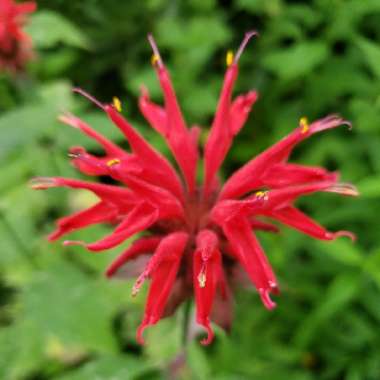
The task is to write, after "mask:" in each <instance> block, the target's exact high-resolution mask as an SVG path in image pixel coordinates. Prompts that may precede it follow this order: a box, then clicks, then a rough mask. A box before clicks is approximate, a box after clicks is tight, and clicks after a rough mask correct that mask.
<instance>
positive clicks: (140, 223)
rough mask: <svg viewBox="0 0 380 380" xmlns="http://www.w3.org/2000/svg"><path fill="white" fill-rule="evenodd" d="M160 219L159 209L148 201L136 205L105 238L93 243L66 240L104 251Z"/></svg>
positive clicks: (89, 248) (91, 249) (93, 249)
mask: <svg viewBox="0 0 380 380" xmlns="http://www.w3.org/2000/svg"><path fill="white" fill-rule="evenodd" d="M157 219H158V212H157V210H156V209H155V208H154V207H152V206H151V205H149V204H147V203H142V204H139V205H138V206H136V207H135V208H134V209H133V210H132V211H131V212H130V213H129V214H128V215H127V216H126V217H125V219H124V220H123V221H122V222H121V223H120V224H119V225H118V226H117V227H116V229H115V230H114V232H113V233H112V234H110V235H108V236H106V237H105V238H103V239H101V240H99V241H97V242H95V243H91V244H83V243H81V242H66V245H67V244H68V243H69V244H80V245H84V246H85V247H86V248H87V249H88V250H90V251H95V252H97V251H103V250H106V249H110V248H113V247H115V246H117V245H119V244H120V243H122V242H123V241H125V240H126V239H128V238H129V237H131V236H132V235H134V234H136V233H137V232H140V231H143V230H145V229H147V228H149V227H150V226H151V225H152V224H154V223H155V222H156V221H157Z"/></svg>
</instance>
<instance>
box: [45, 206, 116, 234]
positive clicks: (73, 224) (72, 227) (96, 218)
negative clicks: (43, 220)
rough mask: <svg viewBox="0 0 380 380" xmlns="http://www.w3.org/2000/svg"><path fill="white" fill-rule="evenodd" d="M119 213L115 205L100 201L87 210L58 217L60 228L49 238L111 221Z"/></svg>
mask: <svg viewBox="0 0 380 380" xmlns="http://www.w3.org/2000/svg"><path fill="white" fill-rule="evenodd" d="M117 214H118V212H117V209H116V208H115V206H113V205H112V204H109V203H106V202H99V203H97V204H96V205H94V206H92V207H90V208H88V209H86V210H83V211H79V212H77V213H75V214H73V215H70V216H66V217H64V218H61V219H58V221H57V222H56V224H57V227H58V228H57V230H56V231H54V232H53V233H51V234H50V235H49V236H48V239H49V240H50V241H53V240H57V239H59V238H60V237H61V236H62V235H65V234H68V233H70V232H73V231H76V230H78V229H80V228H85V227H87V226H90V225H92V224H97V223H103V222H111V221H113V220H115V218H116V217H117Z"/></svg>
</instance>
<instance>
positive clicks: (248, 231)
mask: <svg viewBox="0 0 380 380" xmlns="http://www.w3.org/2000/svg"><path fill="white" fill-rule="evenodd" d="M254 34H255V33H254V32H250V33H247V35H246V36H245V38H244V40H243V42H242V44H241V46H240V48H239V50H238V52H237V54H236V55H235V57H234V56H233V55H232V54H231V53H229V54H228V55H227V66H228V68H227V71H226V74H225V79H224V84H223V88H222V92H221V95H220V99H219V104H218V108H217V112H216V115H215V118H214V121H213V123H212V127H211V131H210V134H209V137H208V140H207V142H206V145H205V148H204V153H205V154H204V163H203V165H204V173H205V181H204V185H203V186H200V185H198V184H197V183H196V169H197V164H198V142H197V137H198V132H199V131H198V129H197V128H194V127H193V128H191V129H188V128H187V127H186V124H185V121H184V119H183V116H182V113H181V110H180V108H179V105H178V102H177V98H176V95H175V92H174V89H173V86H172V83H171V79H170V76H169V73H168V71H167V69H166V67H165V65H164V63H163V61H162V59H161V57H160V54H159V52H158V50H157V47H156V44H155V42H154V40H153V38H152V37H151V36H149V42H150V44H151V45H152V47H153V52H154V54H153V60H152V61H153V65H154V68H155V70H156V73H157V76H158V79H159V82H160V85H161V88H162V91H163V93H164V106H159V105H157V104H154V103H153V102H152V101H151V100H150V98H149V94H148V92H147V90H146V89H144V90H143V92H142V95H141V97H140V102H139V106H140V110H141V112H142V113H143V115H144V116H145V118H146V119H147V120H148V122H149V123H150V124H151V125H152V126H153V128H154V129H155V130H156V131H157V132H158V133H160V134H162V136H163V137H164V139H165V140H166V142H167V143H168V145H169V147H170V149H171V151H172V153H173V156H174V158H175V159H176V161H177V163H178V166H179V168H180V171H181V176H179V175H178V174H177V172H176V171H175V170H174V169H173V167H172V165H171V164H170V163H169V162H168V161H167V159H166V158H165V157H163V156H162V155H161V154H160V153H158V152H157V151H156V150H155V149H154V148H153V147H151V146H150V145H149V144H148V142H147V141H146V140H145V139H144V138H143V137H142V136H141V135H140V134H139V133H138V132H137V131H136V130H134V129H133V128H132V126H131V125H130V123H129V122H128V121H127V120H126V119H125V118H124V117H123V116H122V115H121V114H120V111H121V109H120V102H119V101H118V100H117V99H115V101H114V103H113V104H112V105H111V104H101V103H99V102H98V101H97V100H95V99H93V98H92V97H91V96H90V95H88V94H86V93H84V92H83V91H82V90H78V89H76V90H75V91H76V92H79V93H81V94H82V95H84V96H86V97H87V98H89V99H90V100H92V101H93V102H94V103H95V104H96V105H97V106H99V107H100V108H101V109H102V110H103V111H104V112H105V113H106V114H107V116H108V117H109V119H110V120H111V121H112V122H113V123H114V124H115V125H116V126H117V127H118V128H119V129H120V130H121V132H122V133H123V134H124V135H125V137H126V139H127V140H128V143H129V145H130V148H131V149H130V152H125V151H124V150H122V149H121V148H119V147H118V146H116V145H115V144H114V143H113V142H111V141H109V140H107V139H106V138H105V137H103V136H101V135H100V134H99V133H97V132H95V131H94V130H93V129H91V128H90V126H89V125H87V124H86V123H85V122H83V121H82V120H80V119H78V118H77V117H75V116H73V115H70V114H66V115H64V116H62V117H61V118H60V119H61V121H62V122H64V123H66V124H69V125H71V126H72V127H74V128H77V129H79V130H81V131H82V132H83V133H84V134H86V135H87V136H88V137H90V138H92V139H94V140H96V141H97V142H98V143H99V144H100V145H101V146H102V147H103V149H104V151H105V155H104V156H102V157H95V156H93V155H91V154H90V153H88V152H86V150H85V149H84V148H82V147H74V148H72V149H71V151H70V156H71V157H72V163H73V165H74V166H75V167H76V168H77V169H79V170H80V171H81V172H83V173H85V174H87V175H95V176H99V175H101V176H110V177H111V178H112V179H113V180H115V181H117V182H119V183H120V185H119V186H116V185H106V184H99V183H91V182H84V181H80V180H74V179H67V178H60V177H53V178H36V179H34V181H33V183H32V186H33V188H35V189H46V188H50V187H61V186H64V187H71V188H74V189H86V190H89V191H91V192H93V193H94V194H96V195H97V197H98V198H99V202H98V203H97V204H95V205H94V206H92V207H90V208H89V209H87V210H84V211H81V212H78V213H76V214H74V215H71V216H68V217H65V218H62V219H60V220H58V222H57V225H58V227H57V230H56V231H55V232H53V233H52V234H51V235H50V240H55V239H58V238H59V237H61V236H62V235H64V234H66V233H69V232H71V231H74V230H77V229H80V228H83V227H86V226H89V225H91V224H95V223H102V222H107V223H116V224H117V226H116V228H115V229H114V231H113V232H112V233H111V234H110V235H108V236H105V237H103V238H102V239H100V240H98V241H96V242H94V243H88V244H87V243H84V242H78V241H65V242H64V244H65V245H68V244H81V245H83V246H85V247H86V248H87V249H88V250H90V251H93V252H97V251H103V250H106V249H109V248H112V247H115V246H117V245H119V244H120V243H122V242H123V241H125V240H126V239H128V238H130V237H131V236H132V235H134V234H137V233H139V234H140V235H139V237H138V238H137V240H136V241H135V242H134V243H133V244H132V245H131V246H130V247H129V248H128V249H127V250H126V251H125V252H123V253H122V254H121V255H120V256H119V257H117V259H116V260H115V261H114V262H112V263H111V265H110V266H109V268H108V269H107V272H106V273H107V276H109V277H111V276H113V275H114V274H115V273H117V272H118V271H120V270H124V271H127V270H128V268H132V267H133V265H134V264H136V263H138V265H135V266H134V268H135V269H136V268H138V267H140V266H141V265H143V268H144V267H145V269H142V270H141V272H140V274H139V276H138V279H137V281H136V283H135V285H134V287H133V290H132V294H133V295H136V294H137V293H138V291H139V289H140V287H141V286H142V285H143V283H144V281H145V280H146V279H148V278H150V280H151V284H150V289H149V294H148V301H147V305H146V309H145V315H144V318H143V321H142V323H141V325H140V327H139V329H138V333H137V339H138V341H139V342H143V339H142V333H143V331H144V329H145V328H146V327H147V326H148V325H153V324H155V323H156V322H157V321H158V320H159V319H160V318H162V317H163V316H166V315H170V314H172V313H173V311H174V310H175V308H176V307H177V306H178V305H179V304H180V303H181V302H182V301H183V300H184V299H186V298H187V297H188V296H189V295H190V294H191V292H192V291H193V292H194V294H195V302H196V320H197V322H198V323H199V324H200V325H202V326H203V327H204V328H205V329H206V331H207V338H206V339H204V340H203V341H202V343H203V344H208V343H210V342H211V341H212V339H213V332H212V329H211V325H210V320H212V321H213V322H215V323H217V324H220V325H221V326H223V327H228V326H229V324H230V322H231V298H232V297H231V291H230V286H231V280H232V277H234V276H233V275H234V273H235V275H236V273H237V272H239V270H240V269H241V268H244V270H245V271H246V273H247V274H248V276H249V278H250V280H251V281H252V283H253V284H254V286H255V287H256V289H257V291H258V293H259V295H260V297H261V299H262V302H263V303H264V305H265V306H266V307H267V308H268V309H272V308H274V307H275V303H274V302H273V300H272V299H271V294H277V293H278V292H279V286H278V282H277V280H276V277H275V275H274V273H273V271H272V268H271V266H270V264H269V262H268V260H267V258H266V256H265V254H264V252H263V249H262V248H261V245H260V243H259V241H258V239H257V238H256V236H255V233H254V232H255V230H264V231H272V232H277V230H278V229H277V227H276V226H274V225H272V224H270V223H268V222H267V221H265V220H262V219H261V218H262V217H264V218H271V219H274V220H277V221H279V222H281V223H283V224H286V225H288V226H290V227H293V228H295V229H297V230H299V231H301V232H304V233H305V234H308V235H310V236H312V237H314V238H316V239H322V240H333V239H335V238H337V237H339V236H348V237H350V238H352V239H354V235H353V234H352V233H350V232H346V231H338V232H329V231H327V230H326V229H324V228H323V227H322V226H320V225H319V224H318V223H317V222H315V221H314V220H312V219H311V218H309V217H308V216H307V215H305V214H304V213H303V212H301V211H300V210H298V209H297V208H296V207H295V206H294V202H295V200H297V199H298V198H299V197H300V196H303V195H308V194H312V193H315V192H317V191H323V192H335V193H339V194H343V195H357V191H356V189H355V188H354V187H353V186H352V185H349V184H342V183H339V182H338V174H337V173H331V172H328V171H327V170H325V169H323V168H320V167H310V166H302V165H296V164H292V163H288V158H289V156H290V154H291V152H292V150H293V148H294V147H295V146H296V145H297V144H298V143H300V142H301V141H303V140H305V139H306V138H308V137H310V136H312V135H313V134H315V133H317V132H321V131H324V130H327V129H331V128H335V127H338V126H340V125H343V124H346V125H349V123H348V122H346V121H345V120H343V119H341V118H339V117H338V116H335V115H333V116H328V117H326V118H324V119H321V120H317V121H315V122H313V123H311V124H308V122H307V120H306V119H305V118H302V119H301V121H300V124H299V126H298V127H297V128H296V129H295V130H294V131H293V132H292V133H290V134H289V135H288V136H286V137H284V138H283V139H282V140H281V141H280V142H278V143H277V144H275V145H274V146H272V147H271V148H269V149H267V150H266V151H264V152H263V153H261V154H259V155H258V156H257V157H255V158H253V159H252V160H251V161H249V162H248V163H247V164H246V165H244V166H243V167H242V168H241V169H239V170H238V171H237V172H236V173H234V174H233V175H232V176H231V177H230V178H229V179H228V180H227V182H226V183H225V184H224V185H223V186H221V185H220V184H219V180H218V177H217V172H218V170H219V168H220V166H221V165H222V163H223V161H224V159H225V156H226V154H227V152H228V149H229V148H230V146H231V143H232V140H233V137H234V136H235V135H236V134H237V133H238V132H239V130H240V129H241V127H242V126H243V124H244V123H245V121H246V119H247V117H248V114H249V112H250V110H251V107H252V105H253V104H254V103H255V101H256V99H257V93H256V92H255V91H250V92H248V93H247V94H244V95H240V96H238V97H237V98H235V99H232V91H233V86H234V83H235V81H236V78H237V75H238V59H239V57H240V55H241V53H242V51H243V49H244V47H245V45H246V44H247V42H248V40H249V39H250V38H251V37H252V36H253V35H254ZM349 126H350V125H349ZM125 264H129V265H126V266H124V265H125ZM121 268H122V269H121ZM135 269H134V270H132V271H131V272H132V274H135V273H134V272H135ZM131 272H130V274H131ZM235 277H236V276H235Z"/></svg>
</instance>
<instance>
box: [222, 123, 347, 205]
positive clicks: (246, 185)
mask: <svg viewBox="0 0 380 380" xmlns="http://www.w3.org/2000/svg"><path fill="white" fill-rule="evenodd" d="M343 124H346V125H347V122H346V121H345V120H343V119H341V118H339V117H337V116H328V117H326V118H324V119H321V120H317V121H315V122H314V123H312V124H310V126H308V127H307V129H306V130H305V129H304V126H300V127H298V128H297V129H296V130H295V131H293V132H292V133H291V134H289V135H288V136H286V137H285V138H283V139H282V140H281V141H279V142H278V143H277V144H275V145H273V146H272V147H271V148H269V149H267V150H265V151H264V152H263V153H261V154H259V155H258V156H257V157H255V158H254V159H253V160H251V161H249V162H248V163H247V164H246V165H244V166H243V167H242V168H241V169H239V170H238V171H237V172H235V174H233V175H232V177H231V178H230V179H229V180H228V181H227V182H226V183H225V185H224V187H223V189H222V192H221V194H220V199H226V198H236V197H240V196H242V195H244V194H245V193H247V192H249V191H252V190H254V189H257V188H260V187H261V186H263V185H265V183H264V182H263V179H262V178H263V176H264V174H265V173H266V171H267V170H268V169H270V168H272V167H273V166H274V165H275V164H279V163H281V162H283V161H286V160H287V159H288V157H289V155H290V154H291V152H292V150H293V148H294V147H295V146H296V145H297V144H298V143H300V142H301V141H303V140H305V139H306V138H307V137H310V136H311V135H313V134H314V133H317V132H320V131H323V130H326V129H330V128H335V127H338V126H339V125H343ZM260 174H261V175H260Z"/></svg>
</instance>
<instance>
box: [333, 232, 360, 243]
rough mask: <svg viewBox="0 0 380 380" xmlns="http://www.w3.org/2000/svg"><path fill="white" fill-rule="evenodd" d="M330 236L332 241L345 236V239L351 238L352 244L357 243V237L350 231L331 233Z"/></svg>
mask: <svg viewBox="0 0 380 380" xmlns="http://www.w3.org/2000/svg"><path fill="white" fill-rule="evenodd" d="M330 236H331V239H337V238H339V237H342V236H344V237H348V238H350V239H351V240H352V242H355V241H356V235H355V234H354V233H353V232H350V231H337V232H334V233H331V235H330Z"/></svg>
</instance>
